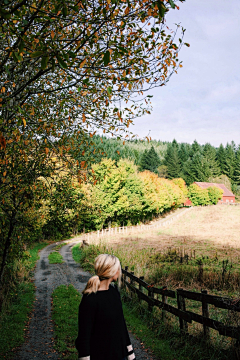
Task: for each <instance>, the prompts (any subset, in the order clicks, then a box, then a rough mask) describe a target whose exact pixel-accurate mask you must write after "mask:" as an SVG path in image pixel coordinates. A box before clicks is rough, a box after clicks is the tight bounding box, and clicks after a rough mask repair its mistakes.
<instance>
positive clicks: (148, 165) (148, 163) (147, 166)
mask: <svg viewBox="0 0 240 360" xmlns="http://www.w3.org/2000/svg"><path fill="white" fill-rule="evenodd" d="M160 164H161V161H160V159H159V156H158V155H157V153H156V151H155V149H154V147H153V146H151V148H150V150H149V151H147V150H145V151H144V153H143V155H142V157H141V162H140V171H143V170H149V171H151V172H155V173H157V171H158V170H157V169H158V167H159V166H160Z"/></svg>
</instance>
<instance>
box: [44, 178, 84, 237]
mask: <svg viewBox="0 0 240 360" xmlns="http://www.w3.org/2000/svg"><path fill="white" fill-rule="evenodd" d="M75 183H76V181H75V182H74V181H73V179H71V177H69V176H63V177H62V178H61V177H60V178H59V179H57V180H56V181H54V182H53V183H52V186H51V187H50V189H51V195H50V197H49V200H47V201H46V202H45V203H44V218H45V223H44V225H43V227H42V233H43V236H44V237H45V238H51V239H55V240H56V239H63V238H66V237H70V236H71V234H72V233H73V229H75V228H77V227H78V223H79V213H80V212H81V205H82V199H83V194H82V192H81V189H80V188H79V186H76V184H75Z"/></svg>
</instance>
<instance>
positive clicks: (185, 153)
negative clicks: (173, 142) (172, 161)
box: [178, 143, 189, 169]
mask: <svg viewBox="0 0 240 360" xmlns="http://www.w3.org/2000/svg"><path fill="white" fill-rule="evenodd" d="M178 157H179V160H180V164H181V169H182V168H183V166H184V164H185V162H186V161H187V160H188V158H189V149H188V146H187V144H184V143H182V144H181V145H180V147H179V151H178Z"/></svg>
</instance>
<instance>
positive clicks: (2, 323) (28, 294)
mask: <svg viewBox="0 0 240 360" xmlns="http://www.w3.org/2000/svg"><path fill="white" fill-rule="evenodd" d="M46 245H48V244H47V243H41V244H39V243H37V244H35V245H34V246H33V247H32V248H31V249H29V250H28V251H26V255H27V256H26V257H25V258H24V260H23V264H22V266H24V268H25V276H24V279H25V280H24V281H22V282H18V283H17V284H16V285H15V287H14V288H12V289H11V291H10V292H9V294H8V301H7V302H5V303H4V306H3V308H2V311H1V314H0V358H1V359H6V360H7V359H12V358H13V351H14V350H15V348H16V347H18V346H20V345H21V344H22V343H23V342H24V336H25V330H26V326H27V321H28V318H29V315H30V313H31V311H32V308H33V303H34V299H35V286H34V284H33V283H32V282H31V281H30V276H31V271H32V270H33V269H34V267H35V265H36V262H37V260H38V259H39V255H38V252H39V250H41V249H43V248H44V247H45V246H46Z"/></svg>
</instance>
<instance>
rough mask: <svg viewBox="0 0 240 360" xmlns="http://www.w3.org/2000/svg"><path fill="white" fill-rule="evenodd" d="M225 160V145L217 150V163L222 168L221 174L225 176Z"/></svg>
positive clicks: (221, 145)
mask: <svg viewBox="0 0 240 360" xmlns="http://www.w3.org/2000/svg"><path fill="white" fill-rule="evenodd" d="M224 159H225V149H224V146H223V144H220V146H219V148H218V150H217V161H218V163H219V166H220V170H221V173H222V174H224V165H223V164H224Z"/></svg>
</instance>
